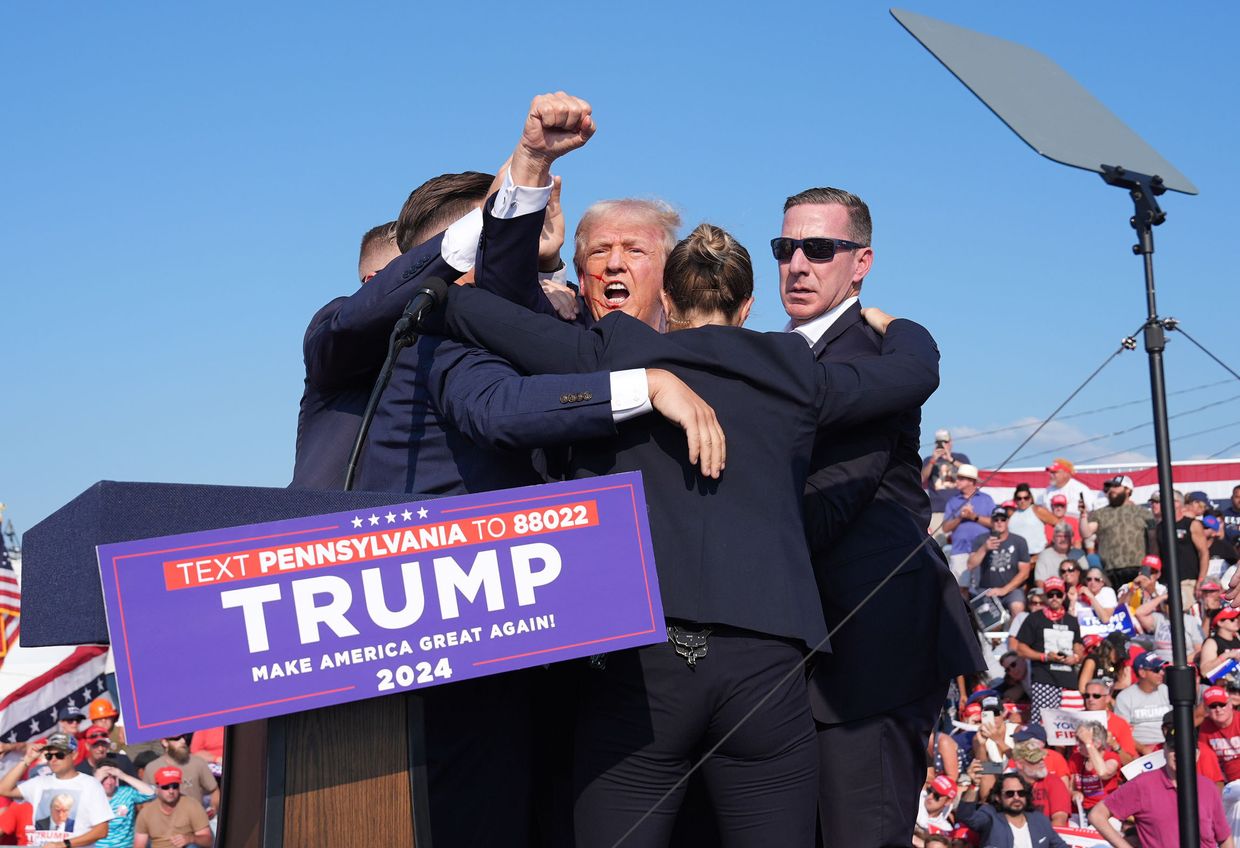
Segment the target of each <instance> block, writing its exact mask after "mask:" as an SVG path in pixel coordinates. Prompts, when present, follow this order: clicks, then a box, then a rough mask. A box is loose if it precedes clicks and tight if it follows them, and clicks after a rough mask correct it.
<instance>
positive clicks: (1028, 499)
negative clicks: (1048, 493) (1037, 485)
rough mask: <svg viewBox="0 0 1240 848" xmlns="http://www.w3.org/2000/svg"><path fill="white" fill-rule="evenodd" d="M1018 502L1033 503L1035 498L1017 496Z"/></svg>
mask: <svg viewBox="0 0 1240 848" xmlns="http://www.w3.org/2000/svg"><path fill="white" fill-rule="evenodd" d="M1016 500H1018V501H1031V500H1033V498H1031V497H1029V496H1028V495H1017V496H1016Z"/></svg>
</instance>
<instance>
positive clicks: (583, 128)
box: [512, 91, 595, 186]
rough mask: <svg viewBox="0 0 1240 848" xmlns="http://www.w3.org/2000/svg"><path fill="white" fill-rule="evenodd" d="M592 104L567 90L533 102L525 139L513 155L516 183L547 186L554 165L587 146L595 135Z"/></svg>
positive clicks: (524, 131) (540, 97)
mask: <svg viewBox="0 0 1240 848" xmlns="http://www.w3.org/2000/svg"><path fill="white" fill-rule="evenodd" d="M594 130H595V125H594V116H593V114H592V109H591V107H590V104H589V103H587V102H586V101H584V100H582V99H581V98H580V97H573V96H572V95H571V94H566V93H565V92H563V91H557V92H556V93H555V94H540V95H538V96H537V97H535V98H534V99H533V101H531V102H530V110H529V112H528V113H527V114H526V116H525V127H524V128H523V129H522V131H521V140H520V141H519V142H517V149H516V150H514V151H513V154H512V181H513V182H514V183H516V184H517V185H524V186H545V185H547V183H548V181H549V180H550V177H551V163H552V162H554V161H555V160H556V159H559V158H560V157H561V156H563V155H564V154H565V153H569V152H571V151H573V150H576V149H577V148H579V147H581V146H582V145H584V144H585V143H586V142H587V141H589V140H590V136H592V135H594Z"/></svg>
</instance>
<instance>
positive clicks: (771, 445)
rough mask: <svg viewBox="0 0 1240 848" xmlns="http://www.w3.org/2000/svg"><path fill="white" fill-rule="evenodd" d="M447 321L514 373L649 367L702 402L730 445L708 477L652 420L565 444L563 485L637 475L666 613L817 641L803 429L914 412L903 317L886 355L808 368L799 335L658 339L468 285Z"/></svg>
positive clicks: (921, 335)
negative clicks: (581, 323)
mask: <svg viewBox="0 0 1240 848" xmlns="http://www.w3.org/2000/svg"><path fill="white" fill-rule="evenodd" d="M445 320H446V324H447V329H448V332H449V334H450V335H452V336H453V337H455V338H459V339H463V340H465V341H467V342H470V343H473V344H478V345H483V346H486V347H487V348H489V349H491V350H492V351H494V352H495V353H497V354H498V355H500V356H502V357H504V358H505V359H507V360H509V361H511V362H512V363H513V364H514V365H515V366H516V367H517V368H519V369H520V370H522V371H525V372H529V373H536V374H537V373H546V372H554V373H565V372H574V371H590V370H595V369H599V368H607V369H611V370H618V369H627V368H645V367H661V368H667V369H668V370H671V371H673V372H674V373H675V374H676V375H677V376H679V377H680V378H681V379H682V380H684V381H685V382H686V383H687V384H688V385H689V386H690V387H691V388H693V390H694V391H696V392H697V393H698V394H699V395H701V396H702V398H703V399H704V400H705V401H706V402H707V403H709V404H711V406H712V407H714V409H715V412H716V414H717V415H718V416H719V419H720V423H721V424H722V426H723V429H724V432H725V434H726V435H727V437H728V459H727V469H726V470H725V471H724V472H723V475H722V477H721V479H720V480H718V481H710V480H706V479H704V478H702V477H700V476H699V475H698V473H697V472H696V470H695V469H694V467H693V466H691V465H690V463H689V459H688V451H687V448H686V443H685V437H684V434H683V433H682V432H681V430H680V429H679V428H677V427H676V426H675V425H673V424H671V423H669V422H667V421H666V420H665V419H663V418H662V417H661V416H658V415H646V416H642V417H640V418H637V419H633V420H631V421H627V422H625V423H623V424H621V425H620V427H619V434H618V436H616V437H615V438H609V439H596V440H592V441H588V442H581V443H578V444H576V445H574V447H573V456H572V460H571V469H570V470H571V475H572V476H574V477H588V476H594V475H601V474H610V473H613V472H620V471H634V470H639V471H641V472H642V477H643V481H644V483H645V491H646V499H647V503H648V506H649V509H650V532H651V538H652V541H653V542H654V551H655V560H656V565H657V569H658V574H659V586H660V591H661V594H662V597H663V607H664V612H665V613H666V615H667V616H668V617H669V618H677V619H685V620H689V621H695V622H701V623H717V624H727V625H731V626H734V627H740V628H745V629H748V630H753V631H757V632H760V633H767V634H771V635H774V636H781V637H786V638H790V639H795V640H799V641H801V642H803V643H805V644H806V645H808V646H811V647H812V646H814V645H817V644H818V643H820V642H821V641H822V640H823V637H824V636H825V633H826V631H825V628H824V623H823V616H822V610H821V608H820V606H819V604H818V602H817V598H816V592H815V588H814V579H813V573H812V571H811V568H810V563H809V554H808V550H807V548H806V544H805V536H804V528H803V526H802V524H801V498H802V494H803V491H804V486H805V478H806V474H807V473H808V469H809V459H810V453H811V450H812V446H813V442H814V437H815V433H816V431H817V430H818V429H819V428H826V427H832V426H850V425H855V424H858V423H860V422H862V421H865V420H868V419H872V418H875V417H878V416H881V415H883V414H885V413H888V412H891V411H893V410H896V409H900V408H904V407H908V406H916V405H919V404H920V403H921V402H922V401H923V400H924V399H925V398H927V397H929V395H930V394H931V393H932V392H933V391H934V389H935V387H936V386H937V385H938V351H937V349H936V348H935V346H934V342H933V340H932V339H931V338H930V336H929V334H928V333H926V331H925V330H924V329H922V328H921V327H919V326H917V325H916V324H913V323H912V322H909V321H901V322H896V323H894V324H893V325H892V327H891V330H890V332H889V335H888V337H887V343H886V348H885V351H884V352H885V353H886V354H888V355H884V356H882V357H869V358H868V359H866V360H865V361H863V362H858V363H848V364H839V365H836V364H829V365H815V363H814V358H813V356H812V355H811V353H810V350H809V347H808V346H807V345H806V344H805V341H804V340H803V339H801V338H800V337H799V336H797V337H794V336H789V335H787V334H783V333H755V332H751V331H749V330H742V329H737V328H732V327H703V328H701V329H697V330H684V331H680V332H675V333H669V334H667V335H661V334H659V333H658V332H656V331H655V330H653V329H651V328H650V327H648V326H646V325H645V324H643V323H641V322H640V321H637V320H635V319H633V318H630V317H629V316H627V315H623V314H613V315H609V316H607V317H606V318H604V319H603V320H602V321H600V322H599V323H598V324H597V325H595V327H594V328H593V329H591V330H589V331H586V330H583V329H581V328H580V327H575V326H572V325H568V324H564V323H563V322H561V321H558V320H556V319H554V318H550V317H548V316H545V315H533V314H531V313H530V312H528V311H527V310H525V309H522V308H520V307H518V306H515V305H513V304H511V303H507V302H504V301H501V300H499V299H498V298H495V297H493V296H491V295H489V294H487V293H485V292H480V291H476V290H465V289H455V290H453V291H452V292H451V293H450V295H449V297H448V306H447V310H446V315H445Z"/></svg>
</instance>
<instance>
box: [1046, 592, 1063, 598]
mask: <svg viewBox="0 0 1240 848" xmlns="http://www.w3.org/2000/svg"><path fill="white" fill-rule="evenodd" d="M1046 597H1048V598H1062V597H1063V592H1047V593H1046Z"/></svg>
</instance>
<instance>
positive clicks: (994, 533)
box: [990, 530, 1002, 539]
mask: <svg viewBox="0 0 1240 848" xmlns="http://www.w3.org/2000/svg"><path fill="white" fill-rule="evenodd" d="M1000 535H1002V534H1001V533H999V531H998V530H991V531H990V538H992V539H998V538H999V536H1000Z"/></svg>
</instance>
